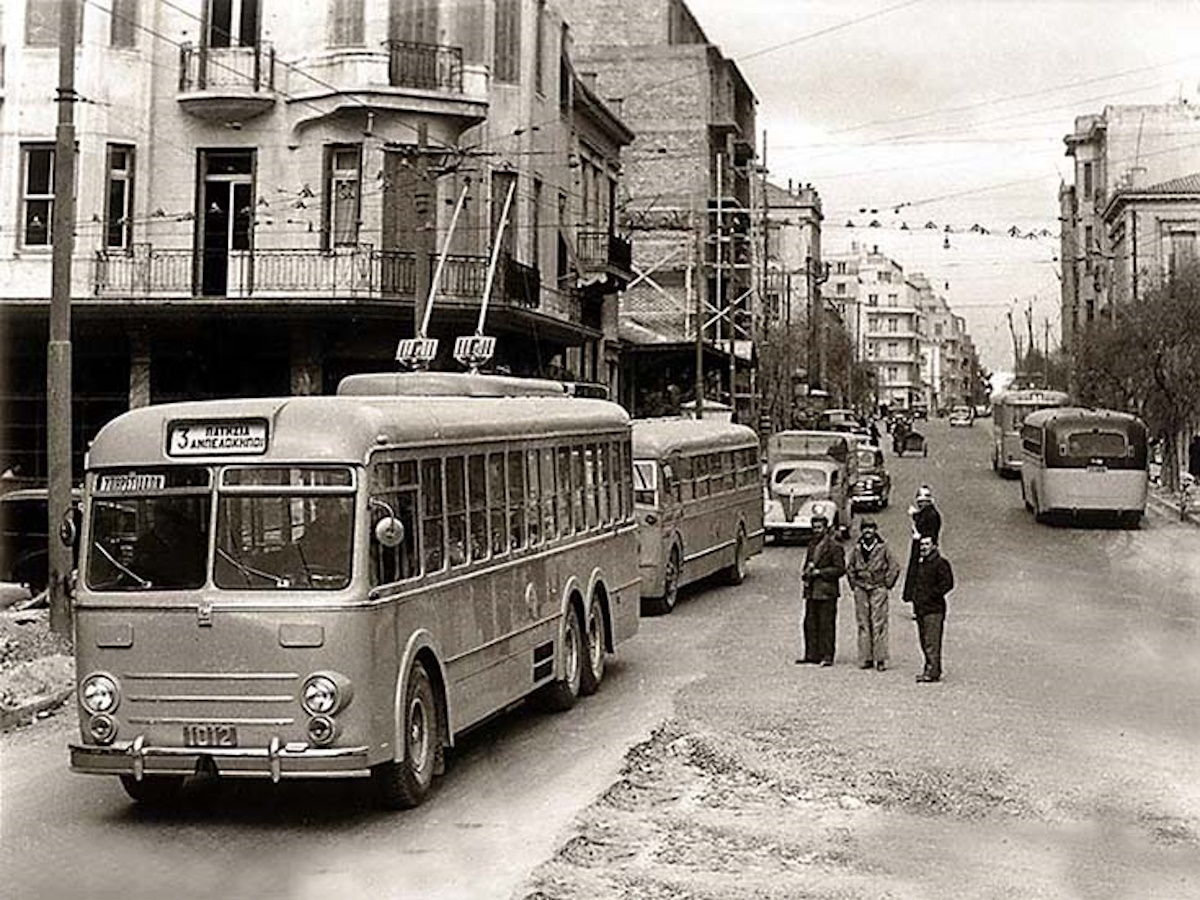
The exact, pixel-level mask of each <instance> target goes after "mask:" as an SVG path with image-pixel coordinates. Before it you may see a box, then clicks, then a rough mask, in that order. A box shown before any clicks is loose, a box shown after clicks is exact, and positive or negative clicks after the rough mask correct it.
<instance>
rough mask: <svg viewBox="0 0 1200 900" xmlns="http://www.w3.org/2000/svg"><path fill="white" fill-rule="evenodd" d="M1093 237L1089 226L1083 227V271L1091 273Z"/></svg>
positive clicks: (1093, 249) (1093, 250)
mask: <svg viewBox="0 0 1200 900" xmlns="http://www.w3.org/2000/svg"><path fill="white" fill-rule="evenodd" d="M1094 238H1095V235H1094V234H1093V229H1092V226H1091V225H1085V226H1084V229H1083V271H1085V272H1091V271H1092V253H1093V252H1095V248H1094V247H1093V246H1092V241H1093V240H1094Z"/></svg>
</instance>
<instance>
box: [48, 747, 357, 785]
mask: <svg viewBox="0 0 1200 900" xmlns="http://www.w3.org/2000/svg"><path fill="white" fill-rule="evenodd" d="M70 747H71V769H72V770H73V771H75V772H83V773H86V774H89V775H132V776H133V777H134V778H136V779H138V780H139V781H140V780H141V779H142V778H143V777H144V776H147V775H192V774H195V773H196V772H197V771H198V770H200V769H201V768H202V761H203V765H204V766H207V765H208V763H211V764H212V765H214V766H215V767H216V770H217V773H218V774H220V775H223V776H228V777H233V778H269V779H271V780H272V781H276V782H277V781H279V780H280V779H283V778H363V777H366V776H368V775H370V774H371V770H370V766H369V764H368V761H367V748H366V747H330V748H320V747H313V746H310V745H308V744H302V743H297V744H284V743H283V742H281V741H280V740H279V739H278V738H276V739H274V740H272V741H271V743H270V745H269V746H266V747H213V748H204V749H199V748H194V747H155V746H149V745H147V744H146V743H145V742H144V740H143V739H142V737H140V736H139V737H137V738H134V739H133V740H132V741H117V742H115V743H114V744H112V745H111V746H100V745H97V744H71V745H70Z"/></svg>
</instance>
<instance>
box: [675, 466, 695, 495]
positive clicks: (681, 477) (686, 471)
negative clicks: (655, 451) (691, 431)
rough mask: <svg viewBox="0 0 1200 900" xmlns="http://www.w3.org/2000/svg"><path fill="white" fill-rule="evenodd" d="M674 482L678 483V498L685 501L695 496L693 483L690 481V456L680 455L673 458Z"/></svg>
mask: <svg viewBox="0 0 1200 900" xmlns="http://www.w3.org/2000/svg"><path fill="white" fill-rule="evenodd" d="M675 483H676V484H678V485H679V500H680V502H686V501H688V500H691V499H692V498H693V497H694V496H695V489H696V486H695V484H693V483H692V458H691V457H690V456H681V457H679V459H677V460H675Z"/></svg>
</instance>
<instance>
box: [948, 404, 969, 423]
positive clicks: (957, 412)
mask: <svg viewBox="0 0 1200 900" xmlns="http://www.w3.org/2000/svg"><path fill="white" fill-rule="evenodd" d="M950 424H951V425H952V426H953V425H965V426H967V427H968V428H970V427H971V426H972V425H974V424H975V410H973V409H971V407H969V406H955V407H952V408H951V409H950Z"/></svg>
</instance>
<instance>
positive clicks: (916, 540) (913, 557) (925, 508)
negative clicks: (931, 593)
mask: <svg viewBox="0 0 1200 900" xmlns="http://www.w3.org/2000/svg"><path fill="white" fill-rule="evenodd" d="M908 514H909V516H911V517H912V546H911V547H910V549H909V552H908V569H907V570H906V571H905V573H904V593H903V597H904V602H905V603H912V602H913V598H912V580H913V574H914V573H915V572H916V570H917V559H918V558H919V557H920V541H921V538H923V537H931V538H933V542H934V543H935V544H936V543H938V542H939V541H940V540H941V535H942V514H941V513H940V512H938V509H937V506H936V505H935V504H934V502H933V488H931V487H930V486H929V485H927V484H923V485H921V486H920V487H919V488H917V495H916V498H915V499H914V501H913V505H912V506H910V507H909V508H908Z"/></svg>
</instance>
